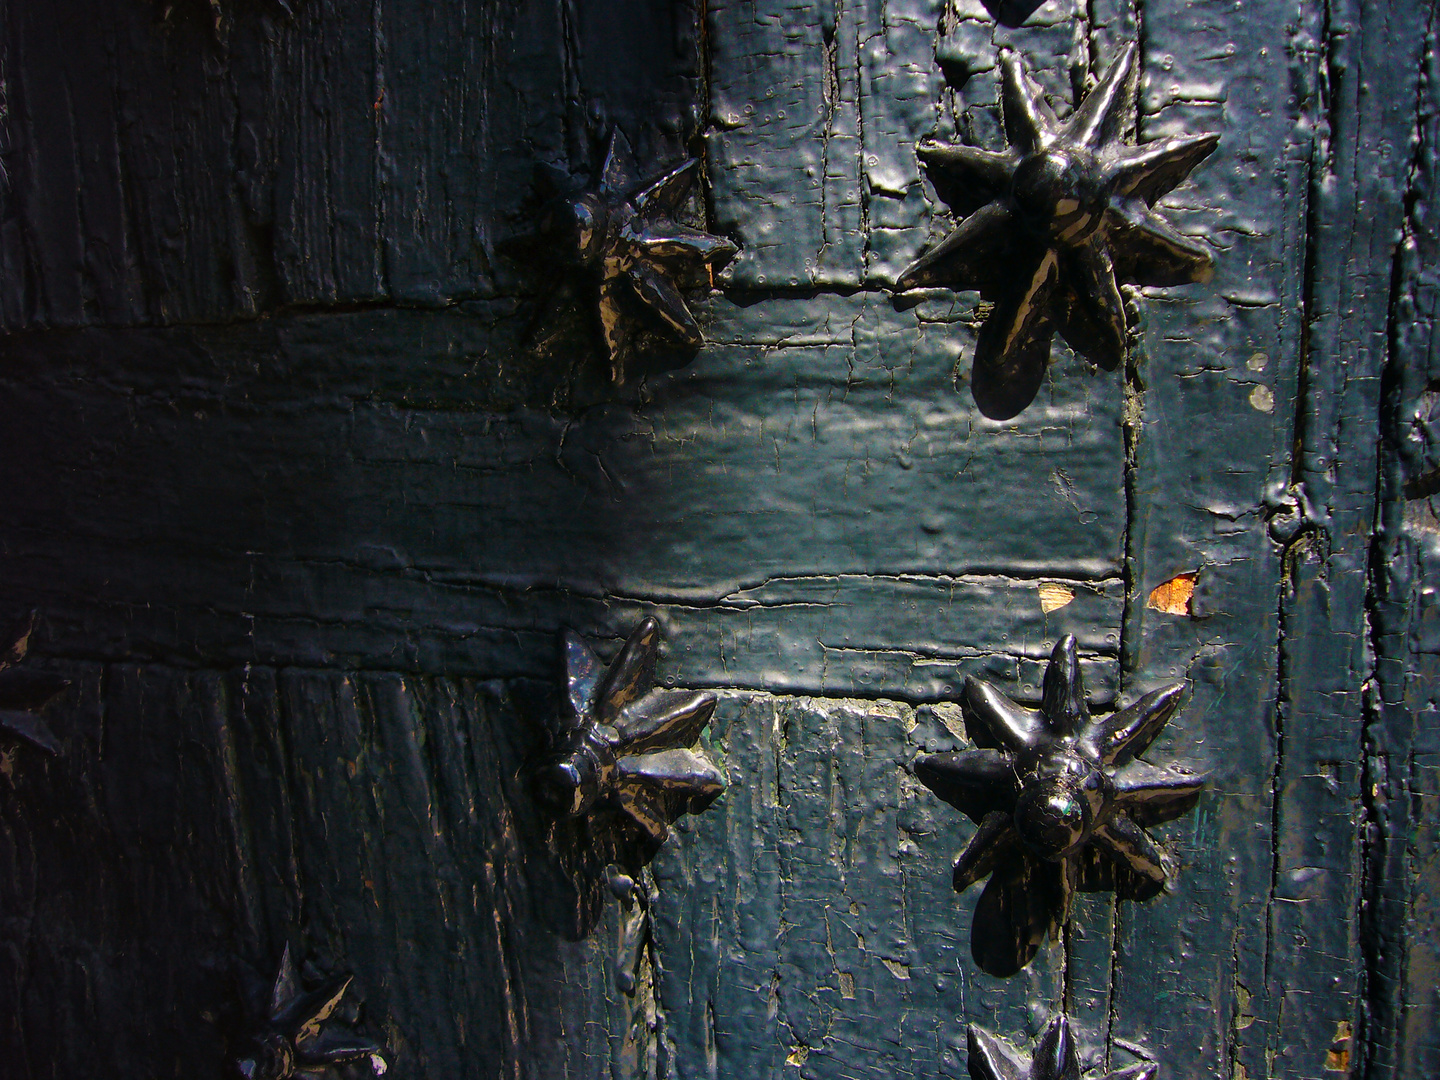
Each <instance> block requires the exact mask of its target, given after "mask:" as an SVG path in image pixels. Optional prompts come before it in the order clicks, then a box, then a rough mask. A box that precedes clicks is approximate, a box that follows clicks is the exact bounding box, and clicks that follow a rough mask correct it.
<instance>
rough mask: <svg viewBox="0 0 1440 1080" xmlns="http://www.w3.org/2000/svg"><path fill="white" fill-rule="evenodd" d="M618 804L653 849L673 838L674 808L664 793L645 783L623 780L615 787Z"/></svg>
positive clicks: (616, 802)
mask: <svg viewBox="0 0 1440 1080" xmlns="http://www.w3.org/2000/svg"><path fill="white" fill-rule="evenodd" d="M615 804H616V805H617V806H618V807H619V808H620V811H621V812H622V813H623V814H625V816H626V817H628V818H629V819H630V822H631V824H633V825H634V826H635V827H636V828H637V829H638V830H639V831H640V835H641V836H642V837H643V838H644V839H645V840H646V841H647V842H648V844H649V845H650V847H651V848H652V849H658V848H659V847H660V845H662V844H663V843H665V841H666V840H667V839H668V838H669V836H670V807H669V805H668V800H667V798H666V797H665V794H664V793H663V792H661V791H657V790H656V789H654V788H652V787H651V786H650V785H649V784H647V783H645V782H644V781H642V780H635V779H621V780H619V781H617V782H616V784H615Z"/></svg>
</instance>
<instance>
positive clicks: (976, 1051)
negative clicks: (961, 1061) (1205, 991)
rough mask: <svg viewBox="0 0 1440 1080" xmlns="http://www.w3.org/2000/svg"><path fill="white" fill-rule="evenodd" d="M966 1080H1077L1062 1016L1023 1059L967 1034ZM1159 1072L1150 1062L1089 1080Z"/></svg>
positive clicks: (981, 1035)
mask: <svg viewBox="0 0 1440 1080" xmlns="http://www.w3.org/2000/svg"><path fill="white" fill-rule="evenodd" d="M968 1036H969V1039H968V1042H969V1058H968V1061H967V1065H968V1067H969V1070H970V1080H1080V1076H1081V1072H1080V1055H1079V1054H1078V1053H1077V1051H1076V1049H1075V1040H1074V1038H1073V1037H1072V1036H1071V1034H1070V1023H1069V1021H1067V1020H1066V1019H1065V1017H1064V1016H1057V1017H1055V1018H1054V1019H1053V1020H1051V1021H1050V1024H1049V1026H1048V1027H1046V1029H1045V1034H1043V1035H1041V1036H1040V1041H1039V1042H1038V1043H1036V1044H1035V1050H1034V1052H1033V1053H1032V1054H1031V1055H1030V1058H1029V1059H1028V1060H1026V1058H1025V1057H1024V1056H1023V1055H1021V1054H1019V1053H1017V1052H1016V1051H1015V1050H1014V1048H1012V1047H1011V1046H1010V1045H1009V1044H1008V1043H1006V1042H1005V1041H1004V1040H1002V1039H997V1038H996V1037H995V1036H994V1035H991V1034H990V1033H989V1032H987V1031H985V1030H984V1029H982V1028H978V1027H976V1026H975V1025H974V1024H971V1025H970V1028H969V1031H968ZM1158 1071H1159V1069H1158V1066H1157V1065H1156V1064H1155V1062H1153V1061H1142V1062H1138V1063H1136V1064H1134V1065H1129V1066H1127V1067H1125V1068H1123V1069H1119V1070H1116V1071H1115V1072H1092V1073H1090V1074H1089V1076H1090V1077H1091V1080H1154V1078H1155V1074H1156V1073H1157V1072H1158Z"/></svg>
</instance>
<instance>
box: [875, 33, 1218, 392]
mask: <svg viewBox="0 0 1440 1080" xmlns="http://www.w3.org/2000/svg"><path fill="white" fill-rule="evenodd" d="M1135 55H1136V53H1135V46H1134V45H1130V46H1128V47H1127V48H1126V49H1125V51H1124V52H1123V53H1121V55H1120V57H1119V58H1118V59H1117V60H1116V61H1115V62H1114V63H1113V64H1111V65H1110V69H1109V70H1108V71H1107V72H1106V73H1105V77H1104V78H1103V79H1101V80H1100V82H1099V84H1098V85H1097V86H1096V87H1095V89H1094V90H1092V91H1091V92H1090V94H1089V95H1088V96H1087V97H1086V98H1085V99H1084V101H1082V102H1081V103H1080V105H1079V106H1078V107H1077V108H1076V109H1075V111H1074V112H1073V113H1071V115H1070V116H1069V118H1068V119H1066V120H1065V121H1064V122H1063V123H1061V122H1060V121H1059V120H1057V119H1056V118H1055V113H1054V112H1053V111H1052V110H1051V108H1050V105H1049V104H1048V103H1047V102H1046V100H1045V97H1044V95H1043V94H1042V93H1041V92H1040V89H1039V88H1038V87H1037V86H1036V85H1035V83H1034V82H1033V81H1032V80H1031V78H1030V74H1029V72H1028V71H1027V70H1026V68H1025V63H1024V61H1023V60H1022V59H1021V58H1020V57H1019V56H1018V55H1017V54H1016V53H1014V52H1011V51H1009V50H1006V51H1003V52H1002V53H1001V55H1000V68H1001V72H1002V94H1001V105H1002V111H1003V113H1004V121H1005V134H1006V138H1007V139H1008V140H1009V143H1010V146H1009V148H1008V149H1006V150H1004V151H991V150H982V149H980V148H979V147H974V146H963V145H955V144H949V143H939V142H928V143H922V144H921V145H920V147H919V148H918V151H917V152H918V154H919V156H920V160H921V161H922V162H923V163H924V165H925V170H926V174H927V175H928V176H929V177H930V179H931V181H932V182H933V183H934V185H935V188H936V191H937V192H938V193H939V195H940V197H941V198H942V199H944V200H945V202H946V203H948V204H949V205H950V206H951V207H952V209H954V210H956V212H957V213H963V214H968V216H967V217H965V218H964V219H963V220H962V221H961V222H960V223H959V225H957V226H956V228H955V229H954V230H953V231H952V232H951V233H950V234H949V235H948V236H946V237H945V239H943V240H942V241H940V242H939V243H938V244H936V245H935V246H934V247H933V248H931V249H930V250H929V251H927V252H925V253H924V254H923V255H921V256H920V258H919V259H917V260H916V261H915V262H914V263H913V264H912V265H911V266H910V267H908V268H907V269H906V270H905V271H904V272H903V273H902V274H901V275H900V278H899V279H898V281H897V287H898V288H900V289H913V288H920V287H926V286H943V287H947V288H954V289H978V290H979V292H980V295H981V296H982V297H983V298H984V299H986V300H989V301H993V303H994V306H993V308H992V309H991V311H990V313H989V314H988V315H987V316H986V318H985V321H984V323H983V325H982V326H981V327H980V333H979V337H978V340H977V341H976V345H975V361H974V366H973V370H972V375H971V390H972V391H973V393H974V395H975V403H976V405H977V406H979V409H980V411H981V412H982V413H983V414H985V415H986V416H988V417H990V418H991V419H994V420H1008V419H1009V418H1011V417H1012V416H1015V415H1016V414H1018V413H1019V412H1020V411H1021V410H1023V409H1024V408H1025V407H1026V406H1027V405H1029V404H1030V402H1031V401H1033V400H1034V399H1035V395H1036V393H1038V392H1039V389H1040V383H1041V382H1042V381H1043V379H1044V377H1045V368H1046V365H1047V363H1048V362H1049V359H1050V341H1051V338H1052V336H1053V335H1054V333H1055V332H1056V331H1057V330H1058V331H1059V332H1060V334H1061V335H1062V336H1063V337H1064V338H1065V340H1066V341H1067V342H1069V344H1070V347H1071V348H1073V349H1074V350H1075V351H1076V352H1077V353H1079V354H1080V355H1082V356H1084V357H1086V358H1088V359H1089V360H1091V361H1093V362H1094V363H1096V364H1098V365H1099V366H1100V367H1102V368H1104V369H1106V370H1107V371H1110V370H1114V369H1115V368H1116V367H1117V366H1118V365H1119V364H1120V363H1121V362H1122V361H1123V360H1124V359H1125V355H1126V350H1127V342H1128V334H1129V326H1128V324H1127V322H1126V315H1125V302H1124V298H1123V297H1122V296H1121V293H1120V285H1121V284H1127V283H1128V284H1135V285H1156V286H1170V285H1180V284H1184V283H1186V282H1192V281H1205V280H1208V279H1209V277H1210V274H1211V269H1212V262H1211V256H1210V252H1209V251H1208V250H1207V249H1206V248H1205V247H1204V246H1202V245H1201V244H1199V243H1197V242H1196V241H1194V240H1191V239H1190V238H1188V237H1186V236H1182V235H1181V234H1180V233H1178V232H1176V231H1175V229H1174V228H1173V227H1172V226H1171V225H1169V224H1168V223H1167V222H1166V221H1165V220H1164V219H1163V218H1162V217H1161V216H1160V215H1159V214H1158V213H1156V212H1155V210H1154V209H1153V204H1154V202H1155V200H1156V199H1158V198H1160V196H1162V195H1164V194H1165V193H1166V192H1168V191H1170V190H1171V189H1172V188H1174V187H1175V186H1176V185H1177V184H1179V183H1180V182H1181V181H1182V180H1184V179H1185V177H1186V176H1188V175H1189V174H1190V171H1191V170H1192V169H1194V168H1195V166H1196V165H1198V164H1199V163H1200V162H1201V161H1202V160H1204V159H1205V158H1206V157H1207V156H1208V155H1209V154H1210V152H1211V151H1213V150H1214V149H1215V147H1216V145H1217V144H1218V143H1219V141H1220V137H1219V136H1218V135H1213V134H1207V135H1178V136H1174V137H1171V138H1166V139H1158V140H1156V141H1155V142H1150V143H1145V144H1144V145H1142V146H1131V145H1127V144H1126V143H1125V142H1124V141H1123V136H1124V134H1125V132H1126V130H1127V128H1129V127H1130V126H1131V125H1132V123H1133V118H1134V113H1135V104H1134V102H1135V92H1136V80H1137V71H1136V65H1135ZM972 211H973V212H972Z"/></svg>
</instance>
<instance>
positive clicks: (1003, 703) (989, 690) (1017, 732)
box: [961, 675, 1045, 753]
mask: <svg viewBox="0 0 1440 1080" xmlns="http://www.w3.org/2000/svg"><path fill="white" fill-rule="evenodd" d="M961 704H962V706H963V708H964V710H965V711H966V712H967V713H968V714H969V715H970V716H973V717H974V718H975V719H976V720H978V721H980V723H981V724H983V725H984V727H985V730H986V732H987V733H988V734H990V735H991V736H993V737H994V738H995V739H996V740H997V742H998V743H999V745H1000V746H1002V747H1004V748H1005V749H1006V750H1013V751H1016V752H1017V753H1021V752H1025V751H1028V750H1033V749H1034V748H1035V747H1037V746H1039V745H1040V742H1041V740H1042V739H1043V738H1044V736H1045V725H1044V723H1043V721H1042V719H1041V717H1040V715H1039V714H1038V713H1036V712H1035V711H1034V710H1033V709H1027V708H1025V706H1023V705H1019V704H1017V703H1015V702H1013V701H1011V700H1010V699H1009V698H1008V697H1006V696H1005V695H1004V694H1002V693H1001V692H1000V691H999V690H998V689H996V688H995V687H994V686H993V685H991V684H990V683H989V682H987V681H986V680H984V679H981V678H978V677H977V676H974V675H967V676H965V692H964V696H963V698H962V699H961Z"/></svg>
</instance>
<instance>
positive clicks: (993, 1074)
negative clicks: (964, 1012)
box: [965, 1024, 1028, 1080]
mask: <svg viewBox="0 0 1440 1080" xmlns="http://www.w3.org/2000/svg"><path fill="white" fill-rule="evenodd" d="M966 1044H967V1060H966V1063H965V1064H966V1069H967V1071H968V1072H969V1073H970V1080H1025V1073H1026V1072H1027V1071H1028V1070H1026V1069H1024V1068H1023V1066H1022V1065H1021V1064H1020V1062H1019V1061H1017V1060H1016V1059H1015V1055H1014V1054H1013V1053H1012V1052H1011V1051H1010V1049H1009V1047H1007V1046H1006V1045H1005V1044H1004V1043H1003V1042H1001V1041H1000V1040H999V1039H997V1038H996V1037H995V1036H994V1035H991V1034H990V1033H989V1032H988V1031H986V1030H985V1029H984V1028H981V1027H978V1026H977V1025H975V1024H971V1025H970V1026H969V1027H968V1028H967V1029H966Z"/></svg>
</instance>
